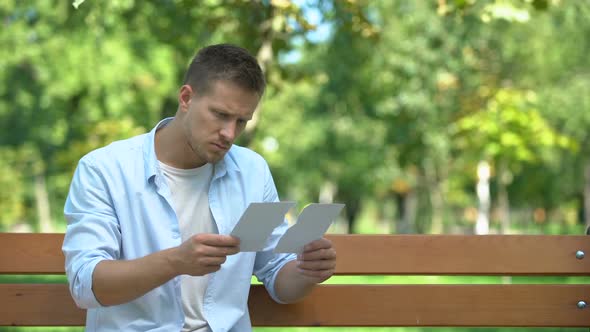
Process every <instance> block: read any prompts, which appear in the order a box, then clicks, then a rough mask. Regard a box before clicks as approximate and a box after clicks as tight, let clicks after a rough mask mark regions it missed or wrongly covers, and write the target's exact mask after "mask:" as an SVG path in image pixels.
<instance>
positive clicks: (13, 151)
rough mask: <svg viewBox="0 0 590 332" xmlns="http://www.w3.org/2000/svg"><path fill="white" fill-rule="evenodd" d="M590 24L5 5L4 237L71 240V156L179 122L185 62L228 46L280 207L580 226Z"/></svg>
mask: <svg viewBox="0 0 590 332" xmlns="http://www.w3.org/2000/svg"><path fill="white" fill-rule="evenodd" d="M72 2H74V3H72ZM76 6H77V8H75V7H76ZM589 18H590V1H587V0H579V1H574V0H572V1H568V0H513V1H511V0H478V1H476V0H423V1H393V0H391V1H389V0H381V1H368V0H338V1H337V0H309V1H306V0H297V1H295V0H293V1H289V0H259V1H242V0H227V1H221V0H204V1H199V2H196V1H195V2H193V1H181V0H157V1H156V0H154V1H134V0H111V1H92V0H86V1H83V0H76V1H72V0H68V1H64V0H59V1H58V0H43V1H29V0H2V1H1V2H0V188H1V190H0V231H3V232H23V231H24V232H63V231H64V230H65V219H64V217H63V214H62V211H63V205H64V201H65V197H66V195H67V192H68V187H69V182H70V180H71V177H72V175H73V171H74V169H75V167H76V165H77V162H78V160H79V159H80V158H81V157H82V156H83V155H84V154H86V153H88V152H89V151H91V150H93V149H95V148H98V147H101V146H103V145H106V144H108V143H110V142H111V141H113V140H117V139H124V138H128V137H130V136H132V135H136V134H140V133H144V132H146V131H149V130H150V129H151V128H152V127H153V126H154V125H155V124H156V123H157V122H158V121H159V120H160V119H162V118H163V117H167V116H173V115H174V113H175V112H176V108H177V103H176V94H177V91H178V89H179V87H180V85H181V82H182V77H183V74H184V71H185V69H186V67H187V65H188V63H189V61H190V60H191V58H192V57H193V55H194V54H195V52H196V51H197V50H198V49H199V48H201V47H203V46H206V45H209V44H213V43H221V42H229V43H234V44H237V45H240V46H243V47H245V48H247V49H248V50H250V51H251V52H252V53H253V54H254V55H255V56H256V57H257V58H258V60H259V61H260V63H261V64H262V67H263V69H264V71H265V74H266V77H267V80H268V90H267V92H266V95H265V96H264V99H263V101H262V103H261V107H260V109H259V110H258V111H257V113H256V117H255V119H254V120H253V121H251V123H250V124H249V125H248V127H247V129H246V131H245V133H244V134H243V136H242V137H241V138H240V139H239V141H238V143H239V144H240V145H244V146H247V147H250V148H251V149H253V150H255V151H257V152H259V153H260V154H262V155H263V156H264V157H265V158H266V159H267V161H268V162H269V164H270V167H271V170H272V172H273V174H274V177H275V182H276V184H277V187H278V189H279V192H280V196H281V199H282V200H296V201H298V202H299V204H300V206H299V208H302V207H303V206H304V205H305V204H307V203H310V202H318V201H319V202H342V203H346V211H345V212H343V213H342V215H341V217H340V219H339V220H337V221H336V222H335V224H334V225H333V226H332V228H331V229H330V232H333V233H396V234H403V233H424V234H438V233H446V234H489V233H494V234H497V233H503V234H515V233H519V234H583V233H584V231H585V229H586V226H587V225H590V130H589V129H590V60H589V59H590V58H589V56H588V54H590V37H589V36H590V19H589ZM17 278H21V277H17ZM22 278H25V277H22ZM47 278H49V277H47ZM56 278H58V279H59V280H58V279H56V280H57V281H56V282H65V279H64V278H63V277H56ZM60 278H61V279H60ZM377 278H379V277H377ZM392 278H395V277H392ZM428 278H431V277H428ZM496 279H497V278H496ZM496 279H493V278H491V279H490V278H488V279H480V280H479V281H480V282H497V281H498V280H499V279H498V280H496ZM2 280H12V279H9V278H8V277H7V276H4V279H2ZM331 280H332V281H331V282H349V283H350V282H352V283H354V282H370V281H367V280H368V279H367V278H363V277H351V278H349V279H338V278H333V279H331ZM371 280H373V281H375V280H376V282H399V281H398V279H387V280H385V279H383V278H382V279H371ZM438 280H439V281H441V280H442V282H445V281H446V282H448V281H449V279H448V277H446V279H445V277H443V279H438ZM428 281H430V282H431V281H432V280H431V279H428ZM405 282H416V281H415V280H414V279H410V280H409V281H408V280H407V279H406V281H405ZM417 282H423V280H422V281H417ZM450 282H453V281H452V280H451V281H450ZM516 282H517V281H516ZM577 282H580V279H578V280H577ZM586 282H587V281H586ZM2 330H3V331H9V330H10V331H12V330H13V329H11V328H4V329H2ZM27 330H37V329H31V328H28V329H27ZM51 330H52V331H53V330H59V331H62V330H61V329H51ZM70 330H72V329H68V331H70ZM73 330H76V331H78V330H79V329H76V328H74V329H73ZM257 330H258V331H262V330H265V329H257ZM270 330H272V329H270ZM371 330H373V329H371ZM403 330H404V331H405V330H408V331H409V330H411V331H418V330H420V329H403ZM437 330H441V329H437ZM452 330H454V329H447V330H445V331H452ZM474 330H475V329H474ZM492 330H494V331H495V329H477V331H492ZM539 330H544V331H548V330H549V329H539ZM557 330H558V329H557ZM557 330H556V329H551V331H557ZM19 331H21V329H19ZM273 331H276V330H273ZM420 331H421V330H420ZM519 331H523V330H522V329H520V330H519ZM568 331H569V330H568Z"/></svg>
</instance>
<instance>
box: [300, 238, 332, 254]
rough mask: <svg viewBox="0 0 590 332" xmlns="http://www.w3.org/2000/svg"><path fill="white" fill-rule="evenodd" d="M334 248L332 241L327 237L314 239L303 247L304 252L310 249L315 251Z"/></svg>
mask: <svg viewBox="0 0 590 332" xmlns="http://www.w3.org/2000/svg"><path fill="white" fill-rule="evenodd" d="M329 248H332V241H330V240H328V239H326V238H321V239H319V240H315V241H312V242H310V243H308V244H306V245H305V246H304V247H303V252H304V253H305V252H308V251H315V250H318V249H329Z"/></svg>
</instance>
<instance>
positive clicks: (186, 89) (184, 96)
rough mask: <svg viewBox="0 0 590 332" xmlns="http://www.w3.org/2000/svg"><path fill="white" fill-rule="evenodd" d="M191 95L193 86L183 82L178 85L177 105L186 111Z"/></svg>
mask: <svg viewBox="0 0 590 332" xmlns="http://www.w3.org/2000/svg"><path fill="white" fill-rule="evenodd" d="M192 97H193V88H191V86H190V85H188V84H185V85H183V86H181V87H180V91H178V106H179V107H180V109H181V110H183V111H187V110H188V107H189V105H190V102H191V99H192Z"/></svg>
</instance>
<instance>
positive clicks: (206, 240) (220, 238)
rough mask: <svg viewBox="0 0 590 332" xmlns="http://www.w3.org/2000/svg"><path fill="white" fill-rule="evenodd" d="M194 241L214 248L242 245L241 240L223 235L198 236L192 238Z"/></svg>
mask: <svg viewBox="0 0 590 332" xmlns="http://www.w3.org/2000/svg"><path fill="white" fill-rule="evenodd" d="M192 239H193V241H196V242H198V243H201V244H206V245H208V246H213V247H237V246H239V245H240V239H238V238H237V237H234V236H230V235H223V234H207V233H202V234H197V235H194V236H193V237H192Z"/></svg>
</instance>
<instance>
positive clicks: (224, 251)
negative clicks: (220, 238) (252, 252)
mask: <svg viewBox="0 0 590 332" xmlns="http://www.w3.org/2000/svg"><path fill="white" fill-rule="evenodd" d="M208 248H209V251H208V252H207V256H215V257H225V256H231V255H235V254H237V253H239V252H240V247H208Z"/></svg>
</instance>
